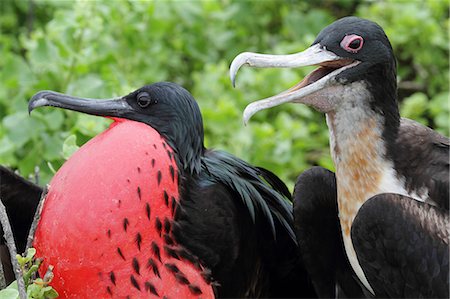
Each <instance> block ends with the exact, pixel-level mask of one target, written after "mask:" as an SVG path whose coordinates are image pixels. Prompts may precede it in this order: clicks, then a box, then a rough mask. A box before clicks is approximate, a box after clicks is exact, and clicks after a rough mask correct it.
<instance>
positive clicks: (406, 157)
mask: <svg viewBox="0 0 450 299" xmlns="http://www.w3.org/2000/svg"><path fill="white" fill-rule="evenodd" d="M449 145H450V141H449V138H447V137H445V136H443V135H441V134H439V133H437V132H436V131H433V130H432V129H430V128H428V127H426V126H423V125H421V124H419V123H417V122H415V121H413V120H410V119H406V118H403V119H402V120H401V123H400V128H399V132H398V137H397V140H396V146H395V152H394V164H395V168H396V169H397V171H398V173H399V174H400V175H401V176H403V177H404V178H405V187H406V190H407V191H408V192H415V193H416V194H417V195H418V196H425V197H428V198H429V200H430V201H431V202H432V203H433V204H435V205H437V206H440V207H442V208H445V209H446V210H448V208H449V202H448V199H449V162H450V161H449ZM427 201H428V200H427Z"/></svg>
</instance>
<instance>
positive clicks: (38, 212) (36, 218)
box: [25, 185, 48, 252]
mask: <svg viewBox="0 0 450 299" xmlns="http://www.w3.org/2000/svg"><path fill="white" fill-rule="evenodd" d="M47 193H48V185H46V186H45V187H44V189H43V190H42V193H41V198H40V199H39V203H38V206H37V208H36V212H35V213H34V218H33V222H32V223H31V227H30V231H29V232H28V238H27V246H26V247H25V252H27V251H28V248H30V247H31V246H32V244H33V240H34V233H35V232H36V228H37V226H38V223H39V220H40V219H41V213H42V206H43V205H44V201H45V197H46V196H47Z"/></svg>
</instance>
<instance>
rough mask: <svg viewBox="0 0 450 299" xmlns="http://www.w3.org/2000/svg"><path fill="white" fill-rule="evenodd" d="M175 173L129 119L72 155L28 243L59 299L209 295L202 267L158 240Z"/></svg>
mask: <svg viewBox="0 0 450 299" xmlns="http://www.w3.org/2000/svg"><path fill="white" fill-rule="evenodd" d="M169 153H170V154H169ZM153 159H154V162H152V161H153ZM153 163H154V164H153ZM171 167H173V170H174V171H173V173H174V176H173V178H172V175H171V171H170V168H171ZM159 171H160V172H161V178H160V182H159V183H158V172H159ZM177 173H178V169H177V165H176V163H175V161H174V158H173V150H172V149H171V148H170V147H169V145H168V144H167V143H166V142H165V141H164V139H163V138H162V137H161V136H160V135H159V133H158V132H157V131H155V130H154V129H153V128H151V127H150V126H148V125H146V124H143V123H139V122H134V121H128V120H117V119H116V121H115V122H114V123H113V124H112V125H111V126H110V128H109V129H108V130H106V131H105V132H103V133H102V134H100V135H98V136H96V137H95V138H93V139H92V140H90V141H89V142H88V143H86V144H85V145H84V146H82V147H81V148H80V149H79V150H78V151H77V152H76V153H74V154H73V156H72V157H71V158H70V159H69V160H68V161H67V162H66V163H65V164H64V165H63V166H62V167H61V169H60V170H59V171H58V172H57V173H56V175H55V176H54V178H53V179H52V181H51V182H50V189H49V193H48V195H47V197H46V200H45V204H44V207H43V211H42V216H41V220H40V222H39V225H38V228H37V231H36V235H35V240H34V247H35V248H36V250H37V256H38V257H42V258H44V263H43V266H42V267H41V271H45V269H47V267H48V265H53V266H54V270H53V272H54V275H55V277H54V279H53V281H52V283H51V285H52V286H53V287H54V288H55V289H56V290H57V291H58V292H59V294H60V296H61V298H111V297H114V298H121V297H122V298H125V297H126V296H130V298H143V297H145V298H153V297H155V298H156V296H155V295H154V293H155V292H156V293H157V294H158V295H159V296H160V297H163V296H167V297H168V298H197V297H199V296H200V297H202V298H213V297H214V294H213V290H212V287H211V286H210V285H209V284H208V283H206V282H205V280H204V279H203V278H202V276H201V271H202V269H201V267H198V266H197V267H196V266H194V265H193V264H192V263H190V262H188V261H186V260H183V259H181V260H178V259H175V258H172V257H170V256H169V255H168V254H167V253H166V251H165V250H164V246H169V247H172V248H173V247H174V246H175V247H176V246H178V245H176V244H175V245H169V244H168V243H166V241H165V240H164V238H162V237H164V234H165V233H166V232H165V230H164V222H165V219H166V220H167V221H169V222H170V221H172V219H173V214H172V213H173V212H172V197H173V198H174V199H175V200H176V201H177V202H178V200H179V189H178V176H177ZM164 191H165V192H167V195H168V198H169V200H168V204H166V201H165V196H164ZM148 207H150V209H149V208H148ZM149 210H150V211H149ZM157 219H159V220H160V222H161V224H162V231H161V232H160V231H159V230H158V228H157V226H158V224H157V222H158V221H157ZM167 234H168V236H170V237H172V234H171V232H170V231H169V232H168V233H167ZM139 236H140V237H139ZM139 239H141V241H139ZM155 244H156V247H158V248H159V251H160V258H161V260H159V258H158V255H157V253H156V252H155V249H154V247H155ZM149 261H152V262H153V263H154V264H155V265H156V267H157V271H156V272H158V273H159V276H160V277H158V275H157V274H156V273H155V270H154V267H152V266H149ZM152 262H150V263H152ZM166 264H168V265H169V266H171V264H173V265H176V266H177V267H178V269H179V273H182V274H183V276H184V277H185V278H186V279H187V280H188V283H187V284H186V281H184V283H180V281H181V279H180V276H179V274H177V275H178V277H176V276H175V272H174V271H173V267H172V270H170V269H169V268H170V267H168V266H166ZM42 274H43V273H42V272H41V275H42ZM177 278H178V279H177ZM152 287H154V290H153V289H152ZM195 287H197V288H198V289H200V290H201V292H202V293H201V294H200V293H198V289H197V292H195V291H193V290H195ZM154 291H155V292H154Z"/></svg>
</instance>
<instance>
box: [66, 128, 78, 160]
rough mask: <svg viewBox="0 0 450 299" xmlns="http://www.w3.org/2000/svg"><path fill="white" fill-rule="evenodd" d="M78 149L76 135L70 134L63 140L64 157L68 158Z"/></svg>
mask: <svg viewBox="0 0 450 299" xmlns="http://www.w3.org/2000/svg"><path fill="white" fill-rule="evenodd" d="M78 149H79V146H78V145H77V136H76V135H74V134H72V135H70V136H69V137H67V138H66V140H64V143H63V149H62V154H63V157H64V159H66V160H67V159H69V158H70V156H72V155H73V153H74V152H76V151H77V150H78Z"/></svg>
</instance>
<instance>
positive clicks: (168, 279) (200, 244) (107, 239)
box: [23, 82, 315, 298]
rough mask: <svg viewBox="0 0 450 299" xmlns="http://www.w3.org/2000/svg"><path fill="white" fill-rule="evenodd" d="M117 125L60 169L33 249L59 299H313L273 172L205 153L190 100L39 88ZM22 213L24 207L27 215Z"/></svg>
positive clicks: (169, 89)
mask: <svg viewBox="0 0 450 299" xmlns="http://www.w3.org/2000/svg"><path fill="white" fill-rule="evenodd" d="M42 106H54V107H59V108H64V109H70V110H74V111H79V112H84V113H88V114H93V115H97V116H105V117H109V118H112V119H113V120H114V122H113V124H112V125H111V127H110V128H109V129H108V130H107V131H105V132H104V133H102V134H100V135H99V136H96V137H95V138H94V139H92V140H90V141H89V142H88V143H87V144H85V145H84V146H83V147H81V148H80V149H79V150H78V151H77V152H76V153H75V154H74V155H73V156H72V157H71V158H70V159H69V160H68V161H67V162H66V163H65V164H64V165H63V166H62V167H61V169H60V170H59V171H58V172H57V173H56V175H55V177H54V178H53V179H52V181H51V182H50V187H49V193H48V195H47V196H46V198H45V203H44V207H43V211H42V215H41V219H40V222H39V225H38V227H37V231H36V235H35V240H34V244H33V245H34V246H35V248H36V249H37V255H38V256H40V257H43V258H44V264H45V265H48V264H52V265H53V266H54V270H53V271H54V274H55V278H54V279H53V281H52V284H53V286H54V288H55V289H56V290H57V291H59V292H60V294H61V295H62V296H67V297H70V296H81V297H86V296H89V297H91V298H92V297H96V298H97V297H109V296H113V297H116V296H123V297H126V296H131V297H143V296H151V295H155V296H160V297H164V296H168V297H169V298H171V297H176V298H181V297H183V298H187V297H188V296H189V297H198V296H200V297H203V298H209V297H212V295H213V292H214V295H215V296H217V297H236V298H237V297H269V296H274V297H314V296H315V293H314V290H313V287H312V285H310V284H309V282H308V277H307V275H306V271H305V270H304V268H303V265H302V264H301V259H300V256H299V254H298V250H297V245H296V242H295V234H294V232H293V216H292V206H291V204H290V203H289V202H288V200H289V198H290V194H289V191H288V189H287V188H286V186H285V185H284V183H282V181H281V180H280V179H279V178H278V177H276V176H275V175H274V174H273V173H271V172H270V171H268V170H265V169H263V168H257V167H254V166H251V165H249V164H248V163H246V162H244V161H243V160H240V159H238V158H236V157H234V156H232V155H230V154H228V153H226V152H223V151H218V150H210V149H206V148H205V147H204V145H203V123H202V117H201V113H200V110H199V107H198V105H197V103H196V101H195V99H194V98H193V97H192V95H191V94H190V93H189V92H188V91H187V90H185V89H184V88H182V87H181V86H179V85H176V84H174V83H168V82H162V83H155V84H152V85H147V86H144V87H142V88H140V89H138V90H136V91H134V92H132V93H130V94H129V95H126V96H124V97H120V98H116V99H113V100H94V99H84V98H77V97H73V96H69V95H65V94H61V93H57V92H53V91H41V92H38V93H37V94H35V95H34V96H33V97H32V99H31V101H30V102H29V111H30V112H31V111H32V110H34V109H36V108H37V107H42ZM23 208H26V207H23Z"/></svg>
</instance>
